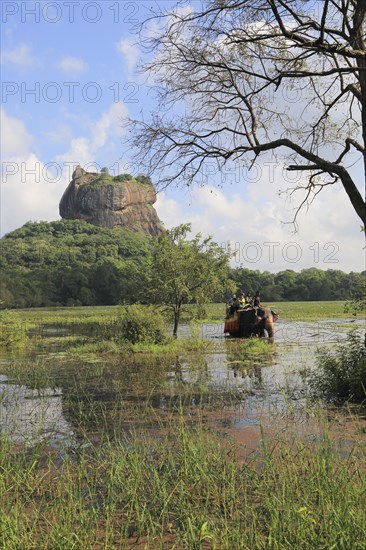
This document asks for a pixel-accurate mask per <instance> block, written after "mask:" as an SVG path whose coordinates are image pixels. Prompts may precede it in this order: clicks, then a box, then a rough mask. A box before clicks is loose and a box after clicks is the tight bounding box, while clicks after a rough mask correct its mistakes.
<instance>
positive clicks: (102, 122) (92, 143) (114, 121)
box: [56, 102, 128, 166]
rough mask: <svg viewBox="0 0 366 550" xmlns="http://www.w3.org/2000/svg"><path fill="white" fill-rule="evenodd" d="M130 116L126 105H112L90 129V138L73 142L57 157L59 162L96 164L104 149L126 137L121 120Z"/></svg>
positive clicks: (82, 137) (84, 137) (119, 103)
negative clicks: (118, 139) (116, 140)
mask: <svg viewBox="0 0 366 550" xmlns="http://www.w3.org/2000/svg"><path fill="white" fill-rule="evenodd" d="M127 115H128V109H127V107H126V105H125V104H124V103H121V102H118V103H112V105H111V106H110V107H109V109H108V110H107V111H106V112H105V113H103V114H102V115H101V117H100V118H99V120H98V121H97V122H96V123H95V124H93V125H92V126H91V128H90V136H88V137H87V136H79V137H77V138H74V139H72V140H71V143H70V147H69V149H68V150H67V151H66V152H65V153H63V154H61V155H58V156H57V157H56V160H57V161H58V162H61V163H64V162H68V163H69V162H72V163H75V164H80V165H81V166H84V165H86V164H88V163H93V162H95V160H96V158H97V157H98V156H100V154H102V153H101V150H102V149H103V148H104V147H109V148H110V147H111V145H113V143H114V140H115V139H116V138H120V137H122V136H123V135H124V133H125V132H126V130H125V129H124V128H123V127H122V124H121V118H122V117H126V116H127Z"/></svg>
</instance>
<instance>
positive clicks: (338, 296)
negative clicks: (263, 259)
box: [231, 267, 366, 302]
mask: <svg viewBox="0 0 366 550" xmlns="http://www.w3.org/2000/svg"><path fill="white" fill-rule="evenodd" d="M365 276H366V272H365V271H363V272H362V273H355V272H351V273H344V272H343V271H341V270H339V269H328V270H326V271H323V270H322V269H317V268H315V267H311V268H309V269H303V270H302V271H299V272H296V271H292V270H291V269H286V270H285V271H280V272H278V273H270V272H268V271H264V272H261V271H257V270H256V271H254V270H251V269H243V268H238V269H233V270H232V271H231V277H232V279H233V280H234V281H235V283H236V287H237V290H238V291H240V290H242V291H243V292H245V293H246V292H248V291H250V292H251V293H252V294H254V292H255V291H256V290H260V292H261V296H262V300H263V301H264V302H266V301H270V302H287V301H289V302H292V301H313V300H315V301H323V300H350V299H353V298H354V297H359V296H360V295H361V293H362V286H364V285H365Z"/></svg>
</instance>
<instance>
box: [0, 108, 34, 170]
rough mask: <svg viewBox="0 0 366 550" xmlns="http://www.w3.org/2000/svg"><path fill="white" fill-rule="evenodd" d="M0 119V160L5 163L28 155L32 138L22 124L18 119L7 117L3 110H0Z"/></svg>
mask: <svg viewBox="0 0 366 550" xmlns="http://www.w3.org/2000/svg"><path fill="white" fill-rule="evenodd" d="M0 119H1V132H0V138H1V158H2V159H3V160H4V161H6V160H11V159H12V158H13V157H19V156H22V155H24V154H28V152H29V150H30V146H31V144H32V136H31V135H30V134H29V133H28V131H27V129H26V127H25V125H24V123H23V122H22V121H21V120H20V119H18V118H14V117H11V116H9V115H8V114H7V112H6V111H5V109H3V108H1V110H0Z"/></svg>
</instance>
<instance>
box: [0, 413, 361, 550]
mask: <svg viewBox="0 0 366 550" xmlns="http://www.w3.org/2000/svg"><path fill="white" fill-rule="evenodd" d="M282 433H283V432H282ZM243 457H244V458H243ZM365 471H366V452H365V447H364V445H362V444H360V445H359V446H356V447H354V448H353V449H351V450H350V451H349V453H348V454H347V455H346V456H341V455H340V454H339V453H338V452H337V450H336V449H335V446H334V445H333V442H332V440H331V439H330V438H329V436H327V434H326V433H325V434H324V437H323V439H322V440H321V441H320V442H318V443H316V444H308V445H306V446H305V445H304V444H303V443H301V441H300V440H286V439H283V438H281V439H280V438H277V439H276V438H275V439H273V440H272V441H270V442H268V441H267V442H264V441H263V442H262V445H261V446H260V447H259V449H258V452H257V453H255V454H251V455H250V456H246V453H245V449H240V448H238V447H237V446H236V445H235V443H234V442H233V441H230V440H226V441H225V442H223V440H222V439H221V440H220V439H219V438H218V437H217V436H216V435H215V434H214V433H213V432H212V431H209V430H207V429H206V428H205V427H204V425H203V424H202V423H201V422H195V424H194V425H190V422H189V419H187V418H185V417H184V415H183V412H182V410H181V411H180V412H178V413H177V414H175V415H173V414H172V415H171V417H170V422H169V423H168V424H164V426H162V427H161V430H160V431H159V433H158V434H157V433H156V432H155V433H154V434H153V435H151V434H150V435H149V433H148V432H147V431H146V432H141V431H139V432H136V433H130V434H129V435H125V436H123V437H121V438H120V439H118V440H116V439H114V438H111V437H107V436H106V435H105V436H104V438H103V439H102V442H101V443H100V444H98V445H91V443H90V442H89V445H84V446H83V447H82V448H80V449H79V450H78V451H77V452H76V451H72V450H71V449H69V450H64V451H63V452H62V453H61V454H60V453H56V452H55V451H54V450H52V449H49V448H47V446H46V445H45V444H39V445H37V446H35V447H34V448H32V449H30V450H29V449H25V448H22V449H14V448H13V447H12V445H11V444H10V442H9V440H8V439H6V438H5V437H3V439H2V440H1V444H0V472H1V475H0V510H1V511H0V547H2V548H6V549H7V550H12V549H18V548H22V549H23V548H24V549H28V548H34V549H39V548H45V549H51V548H52V549H54V548H57V549H58V548H65V549H70V548H77V549H80V550H81V549H83V550H85V549H89V548H90V549H92V548H93V549H94V548H108V549H113V548H116V549H117V548H118V549H120V548H130V547H135V548H146V549H155V548H157V549H158V548H164V549H165V548H186V549H189V550H191V549H201V548H202V549H204V548H205V549H207V548H212V549H215V548H217V549H219V548H220V549H228V550H232V549H234V548H235V549H239V548H240V549H248V550H249V549H250V550H254V549H262V548H263V549H280V548H281V549H282V548H288V549H290V548H291V549H293V548H301V549H315V548H316V549H318V548H319V549H321V548H323V549H330V548H337V549H344V550H349V549H351V548H352V549H355V550H357V549H364V548H365V540H366V478H365Z"/></svg>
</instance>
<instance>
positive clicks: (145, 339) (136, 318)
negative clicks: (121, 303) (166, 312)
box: [117, 304, 169, 344]
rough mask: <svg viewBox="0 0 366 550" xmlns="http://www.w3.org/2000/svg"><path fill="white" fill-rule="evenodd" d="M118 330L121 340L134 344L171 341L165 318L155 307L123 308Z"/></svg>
mask: <svg viewBox="0 0 366 550" xmlns="http://www.w3.org/2000/svg"><path fill="white" fill-rule="evenodd" d="M117 328H118V334H119V338H121V339H122V340H127V341H128V342H131V343H132V344H138V343H146V344H164V343H166V342H167V341H168V339H169V337H168V334H167V331H166V326H165V321H164V317H163V315H162V314H161V312H160V311H159V310H158V309H157V308H156V307H154V306H147V305H146V306H142V305H139V304H134V305H131V306H125V307H121V313H120V317H119V320H118V323H117Z"/></svg>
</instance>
